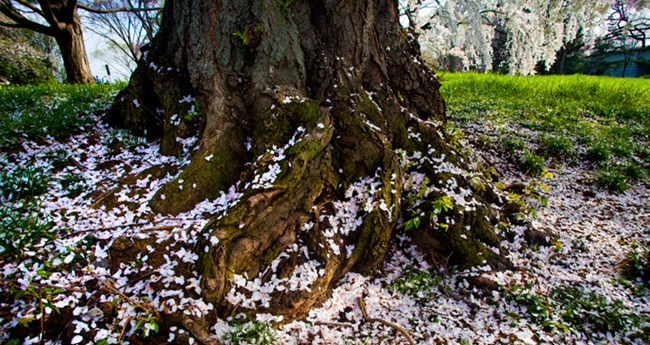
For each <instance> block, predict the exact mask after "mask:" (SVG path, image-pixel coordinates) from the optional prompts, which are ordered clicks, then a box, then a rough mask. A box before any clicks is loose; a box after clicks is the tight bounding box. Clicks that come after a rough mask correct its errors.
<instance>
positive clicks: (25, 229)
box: [0, 202, 53, 257]
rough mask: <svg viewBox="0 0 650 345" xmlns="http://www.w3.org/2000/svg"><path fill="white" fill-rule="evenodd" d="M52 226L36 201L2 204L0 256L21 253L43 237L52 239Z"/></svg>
mask: <svg viewBox="0 0 650 345" xmlns="http://www.w3.org/2000/svg"><path fill="white" fill-rule="evenodd" d="M51 228H52V224H51V222H50V221H49V220H48V219H47V218H46V217H44V216H43V215H42V214H41V213H40V212H39V205H38V204H37V203H36V202H26V203H24V204H16V205H0V257H2V256H5V255H9V256H17V255H20V254H22V253H24V252H25V251H28V250H30V249H31V248H32V245H33V244H36V243H38V242H40V241H41V240H42V239H52V238H53V234H52V232H51Z"/></svg>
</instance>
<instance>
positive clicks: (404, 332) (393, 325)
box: [358, 296, 415, 345]
mask: <svg viewBox="0 0 650 345" xmlns="http://www.w3.org/2000/svg"><path fill="white" fill-rule="evenodd" d="M358 302H359V308H360V309H361V314H362V315H363V318H364V319H366V321H367V322H379V323H381V324H383V325H386V326H388V327H390V328H392V329H394V330H396V331H398V332H400V333H402V335H404V337H406V340H408V342H409V344H411V345H415V341H414V340H413V337H411V334H410V333H409V332H408V331H407V330H405V329H404V328H402V326H400V325H398V324H396V323H392V322H390V321H386V320H384V319H380V318H371V317H370V316H369V315H368V312H367V311H366V302H365V301H364V299H363V296H361V297H359V301H358Z"/></svg>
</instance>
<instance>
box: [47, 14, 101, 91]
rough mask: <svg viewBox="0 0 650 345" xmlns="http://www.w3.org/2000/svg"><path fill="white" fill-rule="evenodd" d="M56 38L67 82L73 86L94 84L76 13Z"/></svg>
mask: <svg viewBox="0 0 650 345" xmlns="http://www.w3.org/2000/svg"><path fill="white" fill-rule="evenodd" d="M54 38H55V39H56V42H57V44H58V45H59V49H60V50H61V57H62V59H63V66H64V67H65V74H66V81H67V82H68V83H71V84H86V83H93V82H94V81H95V78H93V74H92V72H91V70H90V63H89V62H88V55H87V54H86V46H85V44H84V38H83V32H82V31H81V21H80V20H79V15H78V14H77V13H76V11H75V13H74V14H73V16H72V17H71V18H70V22H67V23H65V24H63V25H62V28H61V29H59V30H57V31H56V35H55V36H54Z"/></svg>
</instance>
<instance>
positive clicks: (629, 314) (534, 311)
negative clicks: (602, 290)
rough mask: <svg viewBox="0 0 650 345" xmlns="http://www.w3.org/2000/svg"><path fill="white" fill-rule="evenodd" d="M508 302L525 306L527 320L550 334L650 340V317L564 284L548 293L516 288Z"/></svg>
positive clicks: (509, 296) (619, 302)
mask: <svg viewBox="0 0 650 345" xmlns="http://www.w3.org/2000/svg"><path fill="white" fill-rule="evenodd" d="M508 299H511V300H514V301H515V302H517V303H518V304H519V305H521V306H522V307H524V308H525V309H526V311H527V317H528V318H530V319H531V320H532V321H534V322H535V323H537V324H539V325H540V326H542V327H544V329H546V330H547V331H551V330H554V329H555V330H559V331H561V332H575V331H579V332H583V333H585V334H586V335H587V336H588V337H589V338H592V337H594V333H596V332H599V333H601V334H602V333H607V332H615V331H618V332H622V331H625V332H629V333H630V334H629V335H631V336H632V337H633V338H640V339H644V340H648V336H647V333H646V332H647V330H648V329H647V328H648V322H649V321H650V317H649V316H648V315H645V314H643V313H639V312H638V311H636V310H633V309H630V308H628V307H626V306H625V305H624V304H623V302H622V301H620V300H609V299H608V298H606V297H605V296H601V295H598V294H595V293H593V292H586V291H584V290H583V289H581V288H578V287H573V286H568V285H561V286H558V287H555V288H553V289H552V290H551V291H550V292H549V293H548V294H537V293H533V292H531V291H530V290H528V289H519V288H515V289H514V290H513V291H512V292H511V293H510V295H508ZM511 316H512V317H514V318H515V319H517V318H518V317H519V315H514V314H513V315H511Z"/></svg>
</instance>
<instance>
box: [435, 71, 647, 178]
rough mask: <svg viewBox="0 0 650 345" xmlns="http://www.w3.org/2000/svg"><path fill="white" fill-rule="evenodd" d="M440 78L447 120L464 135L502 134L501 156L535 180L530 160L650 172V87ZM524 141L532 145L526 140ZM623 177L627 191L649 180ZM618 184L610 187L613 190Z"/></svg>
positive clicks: (606, 80)
mask: <svg viewBox="0 0 650 345" xmlns="http://www.w3.org/2000/svg"><path fill="white" fill-rule="evenodd" d="M441 79H442V85H443V86H442V89H441V91H442V94H443V97H444V98H445V100H446V102H447V109H448V115H449V118H450V119H451V120H453V121H455V122H457V123H458V124H459V126H460V127H461V128H463V124H466V123H469V122H471V123H480V124H481V125H482V126H483V127H485V132H490V130H492V131H496V132H498V133H500V134H499V135H498V140H499V144H500V145H498V146H499V147H501V150H502V151H505V152H508V153H510V154H511V156H512V157H513V159H514V160H515V163H517V165H518V166H519V168H520V169H522V170H524V171H526V170H527V171H529V172H530V173H531V174H534V173H535V172H536V171H537V170H539V169H538V168H537V167H536V165H538V163H539V159H535V158H534V157H533V156H530V155H531V154H535V155H537V156H541V157H544V158H552V159H553V160H554V161H558V162H560V163H561V164H568V163H571V162H572V161H574V160H575V159H576V158H577V159H582V160H584V161H589V162H592V163H593V165H594V168H595V169H598V170H604V169H605V167H606V166H613V165H615V164H614V163H615V162H616V163H618V164H619V165H636V166H640V167H641V168H642V169H647V167H648V166H650V159H649V157H648V152H650V149H649V147H650V145H649V142H650V102H648V100H650V82H648V81H647V80H644V79H631V78H626V79H623V78H612V77H593V76H582V75H574V76H528V77H524V76H504V75H494V74H478V73H449V74H442V75H441ZM527 131H528V132H527ZM504 133H505V134H504ZM531 133H536V134H537V135H536V136H534V135H532V134H531ZM483 135H485V134H483ZM525 135H528V137H529V138H528V140H525V138H522V136H525ZM522 152H528V155H529V158H531V159H533V160H534V162H530V163H532V164H533V165H535V167H532V166H531V165H530V164H528V163H527V162H526V161H527V160H526V159H523V158H524V157H523V155H522ZM621 172H622V174H623V178H624V180H625V183H626V184H628V185H629V183H630V182H631V181H633V180H638V179H639V178H641V179H643V178H647V176H645V174H641V175H640V176H639V174H637V176H634V174H627V172H628V171H627V170H624V169H622V170H621ZM633 173H634V172H633ZM599 184H600V183H599ZM616 185H617V184H611V186H614V189H615V190H617V189H618V187H616ZM605 186H606V187H609V186H610V184H605ZM619 187H620V186H619Z"/></svg>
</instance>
